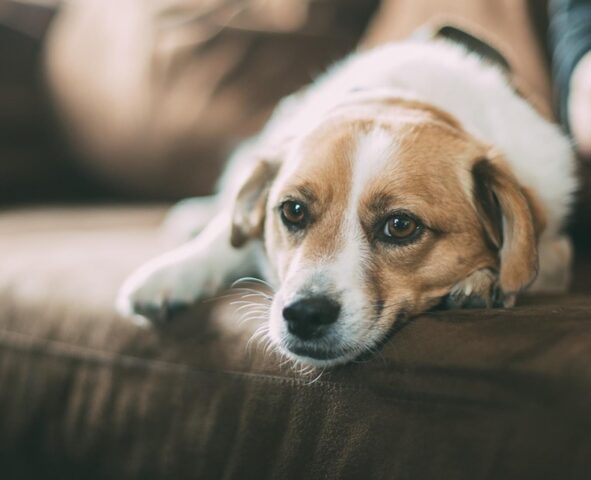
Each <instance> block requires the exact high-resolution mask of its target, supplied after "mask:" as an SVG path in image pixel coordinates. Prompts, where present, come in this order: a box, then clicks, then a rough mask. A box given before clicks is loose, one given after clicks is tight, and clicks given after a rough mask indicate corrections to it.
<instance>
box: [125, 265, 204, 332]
mask: <svg viewBox="0 0 591 480" xmlns="http://www.w3.org/2000/svg"><path fill="white" fill-rule="evenodd" d="M208 280H209V281H208ZM214 283H215V282H214V281H213V279H208V277H207V276H206V269H204V270H201V271H188V270H187V269H185V268H182V265H159V264H158V263H153V262H151V263H148V264H146V265H144V266H143V267H141V268H139V269H138V270H137V271H136V272H134V273H133V274H132V275H130V276H129V277H128V278H127V280H125V282H124V283H123V285H122V286H121V288H120V289H119V293H118V295H117V301H116V308H117V312H118V313H119V314H120V315H122V316H125V317H129V318H133V319H134V320H136V321H137V322H138V323H140V324H145V320H146V319H148V320H150V321H152V322H154V323H157V324H161V323H165V322H167V321H168V320H170V319H171V318H172V317H173V316H174V315H175V314H177V313H179V312H181V311H183V310H186V309H187V308H188V307H190V306H191V305H192V304H194V303H195V302H196V301H197V300H198V299H199V298H201V297H203V296H205V295H208V294H211V293H213V289H214V288H215V287H212V285H213V284H214Z"/></svg>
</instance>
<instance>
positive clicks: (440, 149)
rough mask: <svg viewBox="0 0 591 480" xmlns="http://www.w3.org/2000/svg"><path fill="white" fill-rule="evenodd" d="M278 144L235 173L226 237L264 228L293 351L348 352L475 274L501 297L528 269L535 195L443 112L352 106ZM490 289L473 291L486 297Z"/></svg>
mask: <svg viewBox="0 0 591 480" xmlns="http://www.w3.org/2000/svg"><path fill="white" fill-rule="evenodd" d="M286 150H287V151H286V152H285V153H284V158H282V160H281V162H275V161H273V160H261V162H260V163H259V164H258V166H257V168H256V169H255V170H254V172H253V173H252V175H251V176H250V178H249V179H248V180H247V181H246V182H245V184H244V186H243V188H242V190H241V191H240V193H239V194H238V197H237V203H236V209H235V214H234V225H233V236H232V242H233V244H234V245H235V246H237V247H238V246H240V245H242V244H243V243H245V242H246V241H248V240H249V239H251V238H255V237H263V238H264V243H265V248H266V252H267V255H268V260H269V262H270V266H271V269H272V271H273V272H274V273H275V275H276V280H277V285H278V289H277V292H276V295H275V297H274V299H273V303H272V307H271V318H270V322H271V324H270V333H271V337H272V339H273V340H274V341H275V342H276V343H277V344H278V345H279V346H280V348H281V349H282V350H283V351H284V352H285V353H287V354H288V355H290V356H291V357H292V358H296V359H298V360H301V361H304V362H307V363H312V364H315V365H318V366H324V365H331V364H336V363H342V362H346V361H348V360H351V359H353V358H355V357H356V356H358V355H360V354H361V353H363V352H366V351H368V350H371V349H372V347H374V346H376V345H377V344H379V343H380V342H381V341H382V340H383V339H384V338H385V337H386V336H387V335H388V333H389V332H390V331H391V329H392V328H393V326H394V325H395V324H396V322H397V321H399V320H400V319H401V318H402V317H406V316H409V315H411V316H412V315H416V314H418V313H421V312H424V311H426V310H428V309H430V308H431V307H433V306H435V305H436V304H438V303H439V302H440V301H441V300H442V298H444V297H446V296H447V295H448V294H449V293H450V292H452V291H453V289H454V288H455V287H456V286H457V285H459V284H461V282H463V281H465V280H466V279H467V278H469V277H470V276H471V275H473V274H474V273H475V272H479V271H484V270H486V271H487V272H489V273H491V274H492V275H490V276H491V277H493V278H494V284H495V285H494V288H498V289H499V290H500V291H502V292H503V293H504V295H505V298H506V299H511V298H513V296H514V295H515V294H516V293H517V292H518V291H519V290H520V289H522V288H523V287H524V286H526V285H528V284H529V283H530V282H531V281H532V279H533V278H534V276H535V273H536V268H537V251H536V222H539V220H540V218H539V216H538V215H537V213H536V211H535V210H536V209H535V208H534V205H533V204H532V199H531V196H530V195H528V193H527V192H526V191H525V190H524V189H522V188H521V187H520V185H519V184H518V183H517V181H516V179H515V177H514V176H513V175H512V173H511V172H510V170H509V167H508V165H507V164H506V163H505V162H504V161H503V159H502V157H501V156H499V155H497V154H494V153H493V152H492V150H491V149H490V147H488V146H486V145H484V144H482V143H481V142H479V141H477V140H476V139H475V138H473V137H472V136H470V135H469V134H468V133H466V132H465V131H464V130H463V129H462V128H461V126H460V125H459V124H458V123H457V122H456V121H455V120H454V119H453V118H451V117H450V116H448V115H447V114H445V113H443V112H440V111H438V110H436V109H434V108H432V107H430V106H428V105H423V104H421V103H418V102H409V101H401V100H400V101H395V100H392V101H390V102H388V104H384V102H381V103H380V104H372V103H371V102H370V103H365V104H363V105H350V106H347V107H342V108H341V109H339V110H337V111H335V112H334V114H333V115H331V116H330V117H328V118H326V119H325V120H324V121H322V122H321V123H319V124H318V125H317V126H316V127H314V128H312V129H311V130H310V131H309V132H308V133H307V134H305V135H303V136H302V137H301V138H299V139H296V140H294V141H292V142H290V144H289V147H288V148H287V149H286ZM468 288H471V287H468ZM494 288H493V285H492V284H489V285H487V286H486V287H485V288H484V290H482V291H480V292H479V294H480V295H482V296H483V297H485V298H483V301H484V303H486V304H489V303H490V301H491V296H492V294H493V289H494ZM468 293H469V292H468ZM507 301H510V300H507Z"/></svg>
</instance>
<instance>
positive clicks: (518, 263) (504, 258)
mask: <svg viewBox="0 0 591 480" xmlns="http://www.w3.org/2000/svg"><path fill="white" fill-rule="evenodd" d="M472 175H473V178H474V192H473V193H474V199H475V206H476V210H477V212H478V215H479V217H480V220H481V222H482V225H483V228H484V231H485V234H486V237H487V239H488V241H489V242H490V243H491V246H492V247H494V248H495V249H496V250H497V251H498V252H499V263H500V265H499V286H500V288H501V290H502V291H503V293H504V295H505V299H506V301H505V304H506V306H509V305H510V304H511V303H512V301H514V298H515V294H517V293H518V292H519V291H520V290H521V289H523V288H525V287H527V286H528V285H529V284H530V283H531V282H532V281H533V280H534V278H535V276H536V274H537V270H538V251H537V235H538V234H539V233H540V231H541V230H542V229H543V223H544V222H543V218H542V216H541V212H540V209H539V208H536V205H535V204H534V202H532V200H533V199H532V198H531V196H530V195H529V194H528V192H527V191H526V190H525V189H523V188H522V187H521V186H520V185H519V183H518V181H517V179H516V178H515V177H514V176H513V174H512V173H511V171H510V169H509V166H508V165H507V164H506V163H505V161H504V160H503V159H502V158H501V157H500V156H499V155H494V154H493V155H490V156H489V157H488V158H481V159H479V160H477V161H476V162H475V163H474V165H473V167H472Z"/></svg>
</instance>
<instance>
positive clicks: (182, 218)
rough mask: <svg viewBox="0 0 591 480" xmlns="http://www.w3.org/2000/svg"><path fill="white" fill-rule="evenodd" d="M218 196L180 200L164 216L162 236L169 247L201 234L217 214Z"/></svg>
mask: <svg viewBox="0 0 591 480" xmlns="http://www.w3.org/2000/svg"><path fill="white" fill-rule="evenodd" d="M220 202H221V199H220V196H219V195H211V196H208V197H192V198H187V199H185V200H181V201H180V202H178V203H177V204H176V205H174V206H173V207H172V208H171V209H170V211H169V212H168V213H167V214H166V218H165V219H164V223H163V225H162V236H163V237H164V240H165V241H166V242H167V244H169V245H179V244H181V243H184V242H186V241H187V240H190V239H191V238H194V237H196V236H197V234H199V233H201V231H203V229H204V228H205V227H206V226H207V225H208V224H209V222H211V221H212V220H213V218H214V217H215V216H216V214H217V213H218V212H219V210H220V208H219V204H220Z"/></svg>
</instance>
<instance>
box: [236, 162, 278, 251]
mask: <svg viewBox="0 0 591 480" xmlns="http://www.w3.org/2000/svg"><path fill="white" fill-rule="evenodd" d="M278 170H279V162H275V161H269V160H259V162H258V163H257V164H256V165H255V167H254V169H253V170H252V171H251V173H250V175H248V176H247V178H246V180H245V182H244V183H243V184H242V187H241V188H240V190H239V191H238V195H237V196H236V201H235V204H234V212H233V214H232V235H231V238H230V242H231V243H232V246H233V247H236V248H238V247H241V246H243V245H244V244H245V243H247V242H248V241H249V240H251V239H253V238H260V237H261V235H262V233H263V227H264V223H265V208H266V204H267V195H268V194H269V189H270V187H271V183H272V181H273V179H274V178H275V176H276V175H277V171H278Z"/></svg>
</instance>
